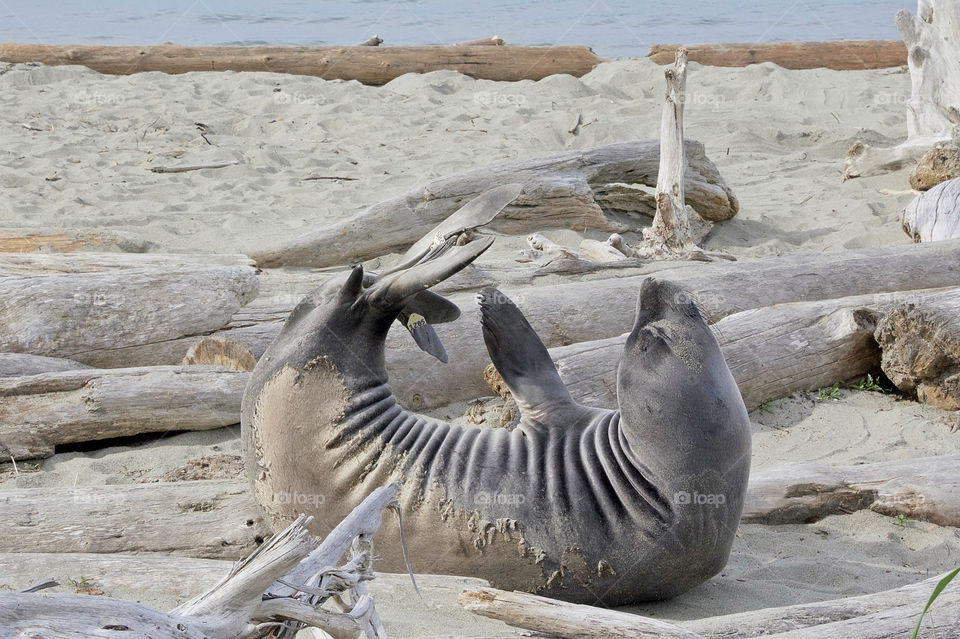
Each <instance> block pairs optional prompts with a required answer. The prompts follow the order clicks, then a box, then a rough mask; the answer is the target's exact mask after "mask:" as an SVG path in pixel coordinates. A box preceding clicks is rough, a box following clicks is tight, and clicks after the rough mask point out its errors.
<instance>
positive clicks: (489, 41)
mask: <svg viewBox="0 0 960 639" xmlns="http://www.w3.org/2000/svg"><path fill="white" fill-rule="evenodd" d="M506 43H507V41H506V40H504V39H503V38H501V37H500V36H491V37H489V38H482V39H480V40H467V41H466V42H455V43H454V44H452V45H451V46H454V47H502V46H503V45H505V44H506Z"/></svg>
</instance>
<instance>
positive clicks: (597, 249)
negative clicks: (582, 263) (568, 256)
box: [577, 239, 627, 262]
mask: <svg viewBox="0 0 960 639" xmlns="http://www.w3.org/2000/svg"><path fill="white" fill-rule="evenodd" d="M577 253H578V254H579V255H580V259H582V260H587V261H588V262H621V261H623V260H626V259H627V256H626V255H624V254H623V252H622V251H620V250H618V249H616V248H615V247H613V246H612V245H611V244H610V243H609V242H601V241H599V240H589V239H588V240H583V241H581V242H580V250H579V251H577Z"/></svg>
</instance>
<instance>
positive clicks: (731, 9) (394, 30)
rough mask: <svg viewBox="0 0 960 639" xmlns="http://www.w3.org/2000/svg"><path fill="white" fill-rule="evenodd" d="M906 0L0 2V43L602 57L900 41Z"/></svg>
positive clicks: (124, 0)
mask: <svg viewBox="0 0 960 639" xmlns="http://www.w3.org/2000/svg"><path fill="white" fill-rule="evenodd" d="M901 8H909V9H910V10H911V11H916V3H915V2H913V3H905V1H904V0H758V1H752V2H751V1H748V0H713V1H709V0H707V1H693V0H661V1H658V2H653V1H651V0H557V1H554V2H546V1H533V2H529V1H528V2H517V1H514V2H505V1H502V0H497V1H493V2H475V3H466V2H453V1H452V0H339V1H336V2H334V1H331V0H280V1H279V2H271V1H270V0H261V1H259V2H253V1H252V0H174V1H169V2H160V1H158V0H142V1H137V0H78V1H75V2H54V1H51V0H0V42H20V43H43V44H143V45H145V44H159V43H162V42H173V43H175V44H191V45H200V44H244V45H324V44H356V43H358V42H362V41H363V40H366V39H367V38H368V37H370V36H372V35H374V34H378V35H379V36H380V37H381V38H383V39H384V41H385V44H388V45H402V44H450V43H453V42H460V41H464V40H473V39H477V38H485V37H490V36H493V35H499V36H501V37H502V38H504V39H505V40H506V41H507V43H508V44H526V45H545V44H585V45H589V46H591V47H593V49H594V51H596V52H597V54H599V55H601V56H605V57H628V56H642V55H646V54H647V52H648V47H649V46H650V45H652V44H661V43H671V44H672V43H685V44H694V43H702V42H777V41H789V40H837V39H844V38H851V39H863V38H868V39H899V34H898V33H897V30H896V28H895V27H894V25H893V19H894V15H895V14H896V12H897V10H899V9H901Z"/></svg>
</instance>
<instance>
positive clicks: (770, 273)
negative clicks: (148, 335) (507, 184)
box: [98, 240, 960, 410]
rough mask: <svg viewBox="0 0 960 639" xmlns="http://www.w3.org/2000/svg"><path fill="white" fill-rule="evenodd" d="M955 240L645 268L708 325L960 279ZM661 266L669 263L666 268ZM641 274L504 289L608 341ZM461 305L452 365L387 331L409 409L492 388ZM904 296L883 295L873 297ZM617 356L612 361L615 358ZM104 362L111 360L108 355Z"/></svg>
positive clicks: (120, 361) (114, 355)
mask: <svg viewBox="0 0 960 639" xmlns="http://www.w3.org/2000/svg"><path fill="white" fill-rule="evenodd" d="M958 261H960V241H957V240H951V241H947V242H937V243H931V244H910V245H905V246H894V247H885V248H877V249H857V250H850V251H843V252H838V253H811V254H794V255H787V256H782V257H775V258H766V259H762V260H741V261H739V262H734V263H716V264H697V265H694V266H676V265H675V264H676V263H664V262H658V263H654V264H651V265H650V267H649V270H650V272H651V274H657V276H658V277H663V278H666V279H670V280H672V281H675V282H677V283H678V284H680V285H681V286H683V287H684V289H685V290H687V291H688V292H689V294H690V295H691V296H692V297H693V299H695V300H696V302H697V304H698V305H699V306H700V307H701V309H703V311H704V312H705V314H706V316H707V319H708V321H709V322H710V323H715V322H717V321H719V320H720V319H722V318H723V317H725V316H727V315H731V314H733V313H737V312H741V311H744V310H749V309H755V308H761V307H765V306H772V305H775V304H782V303H788V302H797V301H817V300H821V299H835V298H840V297H845V296H850V295H864V294H867V295H873V294H887V293H891V294H893V293H897V292H901V293H902V292H904V291H914V290H916V289H923V288H940V287H948V286H958V285H960V276H958V275H957V273H956V271H955V265H956V264H957V263H958ZM665 265H666V266H665ZM644 277H646V275H635V276H630V277H619V278H610V279H604V280H593V281H575V282H569V283H566V284H559V285H551V286H525V287H503V290H504V292H505V293H506V294H507V295H509V296H510V298H511V299H512V300H514V302H515V303H516V304H517V305H518V306H519V307H520V308H521V309H522V311H523V313H524V315H525V316H526V317H527V319H528V320H529V321H530V323H531V325H532V326H533V327H534V329H536V331H537V332H538V334H539V335H540V337H541V339H542V340H543V342H544V343H545V344H546V345H547V347H557V346H564V345H569V344H575V343H578V342H586V341H592V340H600V339H606V338H610V337H615V336H618V335H621V334H623V333H624V332H626V331H628V330H629V328H630V326H632V324H633V320H634V313H635V311H636V308H635V307H636V296H637V292H638V291H639V287H640V283H641V282H642V281H643V279H644ZM450 299H451V300H452V301H454V302H456V303H457V304H458V305H459V306H460V308H461V309H463V311H464V313H463V315H462V316H461V317H460V319H458V320H457V321H456V322H453V323H451V324H441V325H437V326H436V327H435V329H436V331H437V333H438V335H439V336H440V338H441V340H442V341H443V343H444V345H445V347H446V350H447V353H448V354H449V356H450V358H449V363H448V364H440V363H439V362H435V361H434V360H432V358H429V357H427V356H425V355H424V354H423V352H422V351H420V349H419V348H418V347H417V346H416V345H415V344H414V343H413V341H412V340H411V339H410V336H409V335H408V334H407V333H406V332H404V331H392V332H391V334H390V335H389V336H388V338H387V370H388V372H389V374H390V381H391V386H392V387H393V389H394V392H395V393H396V394H397V396H398V397H399V398H400V399H401V401H402V402H404V404H405V405H406V406H407V407H409V408H412V409H414V410H416V409H421V408H429V407H435V406H441V405H444V404H447V403H450V402H455V401H461V400H469V399H473V398H476V397H479V396H483V395H488V394H489V391H488V390H487V388H486V385H485V383H484V382H483V369H484V368H485V367H486V366H487V364H489V363H490V361H489V358H488V357H487V353H486V349H485V348H484V346H483V344H482V343H481V342H480V340H478V339H477V336H478V335H480V334H481V333H480V322H479V318H478V317H477V315H476V313H473V312H471V309H473V308H475V304H476V301H475V299H474V295H473V294H458V295H452V296H450ZM898 299H900V300H906V299H908V298H907V297H898V296H897V295H880V297H879V298H878V300H879V301H881V302H884V301H893V302H896V301H897V300H898ZM292 306H293V304H292V303H289V304H285V305H283V306H279V307H277V308H275V309H272V310H268V309H257V310H256V311H255V312H247V311H246V310H243V311H240V312H239V313H238V314H237V316H235V320H234V321H233V322H231V324H230V325H229V326H228V327H226V328H225V329H223V330H221V331H218V332H217V335H219V336H221V337H225V338H227V339H230V340H234V341H236V342H239V343H240V344H242V345H243V346H245V347H246V348H248V349H249V350H250V351H251V352H252V353H253V354H254V355H256V356H257V357H259V356H260V354H262V353H263V351H264V350H265V349H266V347H267V346H268V345H269V344H270V342H271V341H272V340H273V339H274V338H276V336H277V334H278V333H279V331H280V326H281V325H282V319H283V318H285V317H286V315H287V314H289V312H290V311H291V310H292ZM197 341H199V338H196V337H193V338H188V339H181V340H172V341H164V342H156V343H152V344H148V345H143V346H138V347H132V348H127V349H111V350H109V351H100V352H99V353H98V357H99V358H100V360H101V365H104V366H106V365H110V366H136V365H140V364H142V363H143V362H150V363H158V364H179V363H180V362H181V361H182V359H183V356H184V354H185V353H186V351H187V350H188V349H189V348H190V346H192V345H193V343H195V342H197ZM613 361H614V362H615V361H616V359H614V360H613ZM107 362H109V364H108V363H107Z"/></svg>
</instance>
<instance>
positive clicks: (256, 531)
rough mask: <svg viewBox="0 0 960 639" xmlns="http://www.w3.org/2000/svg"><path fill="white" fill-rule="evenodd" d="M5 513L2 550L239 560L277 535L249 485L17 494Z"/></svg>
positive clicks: (5, 498) (8, 494)
mask: <svg viewBox="0 0 960 639" xmlns="http://www.w3.org/2000/svg"><path fill="white" fill-rule="evenodd" d="M0 510H2V511H3V513H4V517H3V518H2V519H0V552H50V553H59V552H91V553H118V552H158V553H171V554H175V555H180V556H185V557H209V558H213V559H239V558H240V557H242V556H244V555H245V554H247V553H249V552H250V551H252V550H253V549H254V548H256V547H257V545H258V544H260V543H261V542H262V541H263V539H264V538H265V537H267V536H268V535H269V534H270V531H269V529H268V528H267V526H266V525H265V524H264V522H263V521H262V520H261V518H260V510H259V508H258V507H257V505H256V502H254V500H253V497H252V496H251V495H250V488H249V486H248V485H247V483H246V482H245V481H228V480H212V479H211V480H202V481H184V482H171V483H150V484H125V485H116V486H82V487H76V488H17V489H12V490H3V491H0ZM147 513H149V516H145V514H147Z"/></svg>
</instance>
